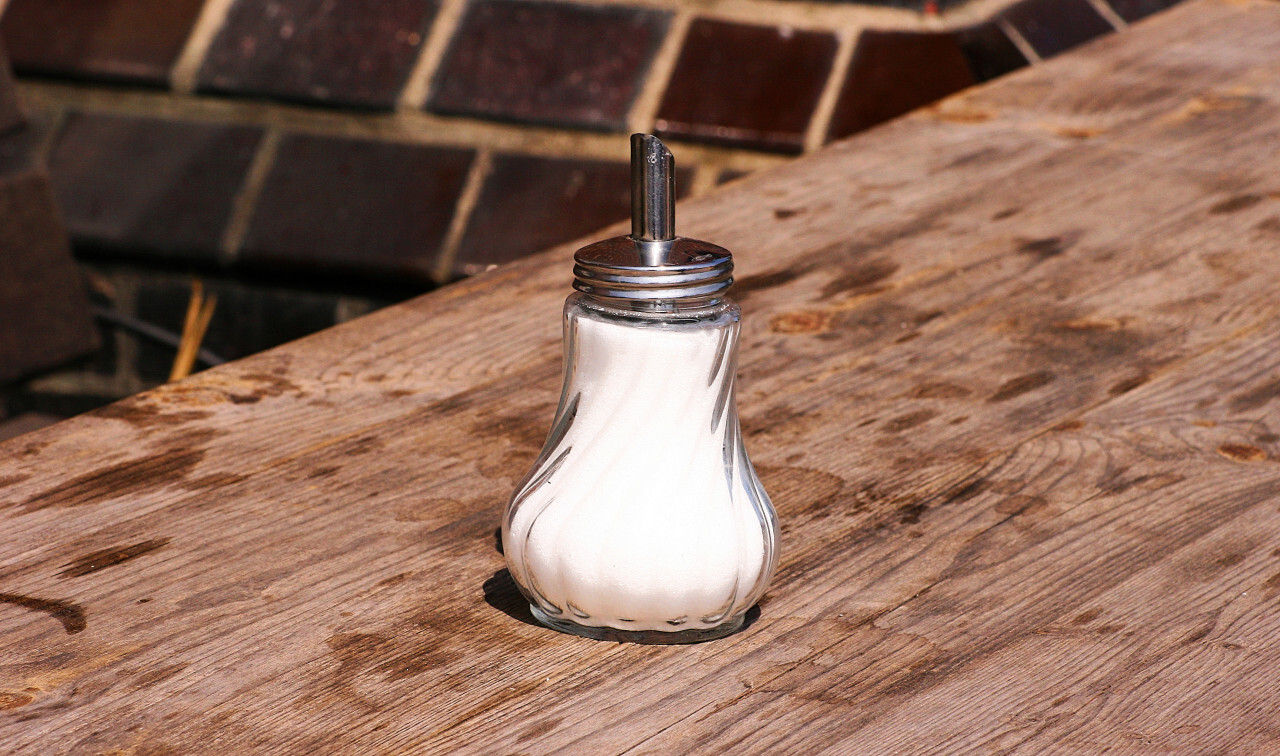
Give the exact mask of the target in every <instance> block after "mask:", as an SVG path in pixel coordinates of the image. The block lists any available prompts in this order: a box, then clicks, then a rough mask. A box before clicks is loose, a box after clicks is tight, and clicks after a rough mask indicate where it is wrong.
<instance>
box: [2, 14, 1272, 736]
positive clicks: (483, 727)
mask: <svg viewBox="0 0 1280 756" xmlns="http://www.w3.org/2000/svg"><path fill="white" fill-rule="evenodd" d="M1278 44H1280V5H1278V4H1276V3H1268V2H1226V1H1225V0H1224V1H1221V2H1213V1H1211V0H1191V1H1189V2H1187V3H1184V4H1182V5H1180V6H1179V7H1178V8H1176V9H1175V10H1172V11H1169V12H1168V13H1165V14H1161V15H1160V16H1158V17H1156V18H1154V19H1152V20H1150V21H1148V22H1144V23H1143V24H1141V25H1138V26H1137V27H1135V28H1134V29H1132V30H1130V31H1127V32H1125V33H1122V34H1118V35H1114V36H1112V37H1110V38H1107V39H1104V40H1101V41H1099V42H1097V43H1094V44H1091V45H1089V46H1087V47H1086V48H1084V49H1081V50H1079V51H1077V52H1074V53H1071V54H1069V55H1066V56H1063V57H1062V58H1059V59H1055V60H1054V61H1051V62H1049V63H1046V64H1043V65H1039V66H1036V67H1034V68H1032V69H1029V70H1026V71H1023V72H1021V73H1019V74H1016V75H1014V76H1011V77H1008V78H1006V79H1004V80H1001V81H998V82H995V83H993V84H992V85H990V86H987V87H984V88H979V89H976V90H972V91H970V92H966V93H962V94H961V95H959V96H957V97H954V98H951V99H949V100H947V101H945V102H943V103H942V104H940V105H938V106H936V107H934V108H932V109H929V110H926V111H922V112H919V113H916V114H914V115H912V116H910V117H908V118H906V119H902V120H900V121H896V122H893V123H891V124H888V125H886V126H885V127H883V128H880V129H876V130H874V131H872V132H870V133H868V134H865V135H863V136H861V137H858V138H855V139H853V140H850V141H847V142H843V143H840V144H837V145H834V146H832V147H831V148H829V149H828V150H826V151H824V152H823V153H821V154H820V155H817V156H814V157H812V158H806V159H802V160H798V161H796V162H795V163H793V164H789V165H787V166H784V167H782V168H779V169H777V170H774V171H771V172H768V173H767V174H764V175H760V176H756V177H752V178H750V179H747V180H744V181H741V182H735V183H734V184H733V185H731V186H730V187H729V188H727V189H726V190H725V191H722V192H719V193H716V194H713V195H710V196H708V197H706V198H703V199H700V200H698V201H695V202H691V203H689V204H688V205H682V206H681V213H680V218H681V224H682V227H683V229H684V232H685V233H688V234H690V235H693V236H698V237H701V238H706V239H709V240H712V241H716V242H718V243H722V244H724V245H726V246H728V247H729V248H730V249H732V250H734V252H735V254H736V258H737V262H738V271H739V274H740V275H739V281H738V283H737V285H736V292H737V294H736V296H737V297H738V298H739V299H740V301H741V302H742V305H743V311H744V328H743V337H742V356H741V370H740V374H741V381H740V396H739V403H740V410H741V412H742V416H743V426H744V431H745V433H746V437H747V444H748V448H749V449H750V450H751V452H752V455H753V458H754V459H755V460H756V462H757V464H758V466H759V468H760V472H761V475H762V478H763V480H764V482H765V485H766V487H767V488H768V490H769V491H770V492H771V494H772V495H773V498H774V501H775V503H776V504H777V506H778V509H779V512H780V514H781V516H782V520H783V523H784V525H783V544H782V546H783V553H782V564H781V567H780V570H779V573H778V577H777V579H776V581H775V584H774V586H773V588H772V589H771V590H770V592H769V595H768V596H766V598H765V600H764V601H763V602H762V604H761V606H760V609H759V614H758V617H756V618H755V620H754V622H753V623H752V624H751V626H750V627H749V628H748V629H747V630H746V631H744V632H742V633H740V634H737V635H735V636H731V637H729V638H726V639H724V640H721V641H716V642H713V643H708V644H702V645H697V646H689V647H678V648H667V647H647V646H646V647H640V646H628V645H618V644H605V643H596V642H591V641H587V640H583V639H579V638H573V637H568V636H563V635H559V634H556V633H553V632H550V631H547V630H545V629H543V628H540V627H538V626H536V625H534V624H533V623H532V621H531V618H530V617H529V615H528V612H527V608H526V607H525V606H524V604H523V602H522V601H521V600H520V598H519V596H518V595H517V594H516V592H515V589H514V586H513V585H512V584H511V582H510V578H509V577H508V576H506V575H505V572H504V571H503V569H502V567H503V562H502V557H501V555H500V554H499V553H498V552H497V550H496V548H495V541H494V529H495V528H496V526H497V524H498V518H499V516H500V513H501V511H502V507H503V505H504V503H505V500H506V498H507V497H508V496H509V494H510V491H511V488H512V486H513V485H514V483H515V481H516V480H517V479H518V478H519V477H520V476H521V475H523V473H524V472H525V470H526V469H527V466H528V465H529V464H530V463H531V461H532V459H533V456H534V455H535V454H536V453H537V450H538V447H539V445H540V443H541V441H542V437H543V435H544V434H545V432H546V429H547V425H548V423H549V421H550V417H551V413H552V411H553V409H554V407H553V405H554V402H555V399H556V396H557V391H558V388H559V385H558V384H559V379H560V376H559V360H560V345H559V309H560V304H561V301H562V300H563V298H564V296H565V295H566V294H567V288H568V287H567V283H568V276H569V273H568V270H569V268H568V265H567V261H568V258H569V255H570V254H571V252H572V245H571V246H570V247H566V248H562V249H558V250H553V251H550V252H548V253H546V254H544V255H541V256H538V257H536V258H533V259H530V260H528V261H525V262H522V263H518V264H516V265H512V266H509V267H505V268H502V269H499V270H497V271H494V272H493V273H491V274H486V275H483V276H479V277H477V278H474V279H471V280H469V281H466V282H463V283H461V284H459V285H456V286H453V287H448V288H446V289H443V290H441V291H439V292H437V293H435V294H432V295H429V296H427V297H423V298H421V299H418V300H415V301H413V302H409V303H406V304H404V305H401V306H398V307H394V308H390V309H388V310H385V311H382V312H379V313H375V314H374V315H371V316H368V317H366V318H363V319H361V320H359V321H356V322H354V323H351V324H348V325H345V326H342V327H339V328H335V329H331V330H329V331H326V332H323V333H320V334H317V335H316V336H313V337H311V338H308V339H304V340H302V341H300V342H296V343H294V344H291V345H288V346H285V347H282V348H280V349H277V350H274V351H272V352H269V353H266V354H264V355H260V356H257V357H254V358H250V359H247V360H243V361H240V362H237V363H232V364H229V365H226V366H223V367H220V368H217V369H215V370H211V371H208V372H205V373H202V374H199V375H197V376H195V377H193V378H191V379H188V380H186V381H182V382H180V383H177V384H172V385H169V386H166V387H163V388H161V389H159V390H157V391H153V392H150V393H148V394H144V395H141V396H139V397H136V398H133V399H130V400H127V401H125V402H122V403H120V404H117V405H113V406H112V407H109V408H107V409H105V410H102V411H100V412H97V413H94V414H92V415H89V416H85V417H82V418H77V419H74V420H72V421H68V422H66V423H62V424H60V425H58V426H55V427H53V428H50V429H47V430H44V431H41V432H38V433H36V434H31V435H27V436H23V437H21V438H19V439H16V440H14V441H12V442H9V443H7V444H5V445H3V446H0V517H2V518H3V521H4V524H5V528H6V530H5V533H6V537H5V538H3V539H0V632H2V634H0V745H3V746H4V749H5V750H7V751H12V752H17V753H99V752H102V753H106V752H112V751H113V750H114V751H116V752H124V753H134V754H145V753H190V752H219V753H226V752H260V753H301V752H309V753H310V752H315V753H320V752H326V753H346V752H359V753H426V752H457V753H550V752H554V751H564V752H571V753H654V754H658V753H663V754H665V753H673V752H674V753H704V752H712V751H724V750H729V749H733V750H735V751H739V752H743V753H798V752H809V751H814V752H831V753H913V754H914V753H963V752H978V753H989V752H1001V753H1006V752H1007V753H1054V752H1064V753H1099V752H1103V751H1106V752H1109V753H1128V752H1150V751H1153V750H1155V751H1159V752H1175V753H1203V752H1221V753H1266V752H1271V751H1276V750H1280V725H1277V723H1276V721H1275V718H1274V712H1275V711H1276V710H1277V708H1278V707H1280V694H1278V693H1277V692H1276V691H1277V689H1278V688H1280V679H1278V678H1277V673H1276V672H1275V670H1276V669H1277V668H1280V667H1278V665H1277V661H1280V643H1277V642H1276V641H1275V638H1276V637H1280V605H1278V604H1277V600H1278V599H1280V465H1277V464H1276V460H1277V459H1280V330H1278V329H1277V328H1276V326H1275V323H1277V322H1280V321H1278V320H1277V316H1280V301H1277V299H1276V297H1275V295H1274V292H1275V291H1276V289H1277V285H1278V284H1280V260H1277V259H1276V257H1277V254H1280V182H1278V181H1277V179H1276V178H1275V176H1277V175H1280V154H1278V152H1277V148H1276V145H1277V144H1280V61H1278V60H1276V59H1275V58H1274V56H1271V55H1269V54H1267V53H1266V51H1267V50H1271V49H1275V48H1276V46H1277V45H1278Z"/></svg>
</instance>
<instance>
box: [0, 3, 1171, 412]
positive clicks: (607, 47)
mask: <svg viewBox="0 0 1280 756" xmlns="http://www.w3.org/2000/svg"><path fill="white" fill-rule="evenodd" d="M1176 2H1178V0H1098V2H1097V3H1095V2H1094V0H1007V2H1005V3H1003V4H1002V5H999V6H998V7H995V8H992V9H990V10H989V11H985V13H986V15H980V14H979V12H978V11H976V10H975V8H976V7H977V6H966V4H965V3H964V2H962V1H961V0H858V1H857V2H852V1H851V2H843V1H842V0H830V2H828V3H825V4H824V3H823V1H822V0H818V3H817V4H809V5H807V6H806V7H805V8H804V9H797V8H796V6H794V5H792V4H790V3H789V2H788V0H760V3H758V4H756V5H753V6H752V8H751V11H750V13H749V14H746V13H744V12H742V11H741V10H740V9H737V10H735V9H734V8H730V7H727V6H726V7H724V8H721V7H719V6H716V5H714V4H707V3H702V2H698V1H697V0H665V1H664V0H659V2H658V3H656V4H655V3H648V2H647V3H645V4H643V5H640V4H636V5H628V4H626V3H625V2H622V3H614V2H609V3H604V4H602V3H599V2H598V1H597V0H586V1H579V2H570V1H567V0H465V2H464V3H463V4H462V5H461V6H460V7H458V6H453V5H443V6H442V5H441V2H440V0H272V2H262V1H261V0H235V2H232V3H229V4H217V5H209V6H207V7H206V4H205V2H204V1H203V0H10V2H9V4H8V6H7V9H6V10H5V11H4V15H3V17H0V177H4V176H6V175H8V176H13V175H17V174H24V172H34V173H32V175H34V176H36V177H37V178H35V179H24V180H27V181H35V182H36V183H40V182H44V184H43V186H44V187H45V189H43V190H41V191H43V192H44V194H43V195H40V196H45V197H56V199H57V204H58V206H59V207H60V212H59V211H56V210H54V208H53V206H52V205H49V207H48V208H46V209H47V210H49V211H50V213H51V214H49V215H48V218H47V219H46V220H45V221H42V222H43V223H45V224H46V225H45V226H44V227H43V228H42V230H38V233H39V234H41V235H43V236H44V237H46V238H53V235H54V234H55V233H56V234H65V233H68V232H69V235H70V239H71V242H72V246H73V249H74V251H75V253H76V255H77V256H78V257H79V258H80V264H81V270H82V271H87V272H88V273H89V274H90V279H91V280H93V281H96V282H98V284H99V285H96V286H95V287H94V296H95V300H94V301H95V304H96V305H97V306H98V307H99V308H102V309H103V311H109V312H112V313H117V314H120V315H122V316H124V317H126V318H141V319H142V320H143V321H145V322H147V323H151V324H152V325H158V326H160V327H162V328H164V329H168V330H170V331H176V330H179V329H180V327H181V322H182V313H183V312H185V308H186V298H187V296H188V290H189V276H190V275H192V274H195V275H199V276H201V277H202V278H204V279H205V280H206V282H207V284H208V286H209V288H210V289H211V290H214V291H216V292H217V293H218V295H219V297H220V301H221V304H220V305H219V310H218V314H217V315H215V319H214V323H213V325H212V326H211V329H210V332H209V334H208V337H207V345H208V346H209V348H210V349H212V350H214V351H220V352H222V353H223V355H224V356H227V357H232V358H234V357H239V356H243V355H245V354H249V353H252V351H256V350H258V349H262V348H266V347H270V346H274V345H275V344H278V343H281V342H282V341H285V340H288V339H291V338H295V337H297V336H300V335H303V334H305V333H308V332H310V331H312V330H315V329H317V328H322V327H325V326H327V325H331V324H332V323H334V322H336V321H337V320H338V319H340V318H342V317H345V316H346V315H351V314H353V313H356V312H360V311H364V310H367V309H369V308H371V307H375V306H379V305H380V304H382V303H386V302H389V301H392V300H394V299H397V298H401V297H404V296H408V295H411V294H415V293H418V292H422V291H426V290H428V289H429V288H431V287H432V286H435V285H438V284H440V283H444V282H447V281H449V280H451V279H453V278H456V277H458V276H463V275H470V274H473V273H476V272H479V271H482V270H484V269H485V268H487V267H490V266H492V265H498V264H502V263H504V262H507V261H510V260H513V259H516V258H519V257H521V256H524V255H527V254H530V253H533V252H535V251H537V250H539V249H542V248H545V247H548V246H551V245H554V244H557V243H560V242H564V241H568V240H570V239H573V238H576V237H580V236H582V235H584V234H588V233H590V232H591V231H592V230H594V229H598V228H600V227H603V226H605V225H608V224H610V223H613V222H615V221H619V220H622V219H623V218H624V217H625V216H626V214H627V212H628V207H629V204H628V200H627V191H628V188H627V166H626V162H625V161H626V158H627V150H626V135H627V133H629V132H630V131H632V130H645V131H656V132H658V133H660V134H662V135H663V136H664V137H665V138H667V139H669V140H670V142H671V144H672V147H673V150H674V151H675V152H676V154H677V158H678V161H679V165H680V175H679V186H680V189H681V192H682V193H687V192H691V191H706V190H709V189H711V188H713V187H714V186H715V185H717V184H719V183H722V182H724V181H729V180H732V179H734V178H737V177H739V176H742V175H744V174H745V173H747V172H749V171H750V170H753V169H755V168H758V167H760V166H767V165H773V164H777V163H778V162H780V161H781V160H783V159H784V157H785V156H787V155H793V154H796V153H800V152H804V151H812V150H814V149H817V148H818V147H820V146H821V144H822V143H823V142H824V141H829V140H832V139H840V138H844V137H847V136H849V135H852V134H855V133H858V132H860V131H863V130H865V129H869V128H873V127H875V126H876V125H878V124H880V123H883V122H884V121H886V120H889V119H892V118H895V117H898V116H900V115H902V114H904V113H906V112H908V111H910V110H913V109H915V108H917V107H920V106H922V105H926V104H928V103H930V102H933V101H934V100H936V99H938V98H941V97H945V96H947V95H949V94H951V93H953V92H956V91H958V90H961V89H963V88H965V87H967V86H970V85H972V84H974V83H979V82H983V81H986V80H988V79H991V78H994V77H996V76H1000V75H1004V74H1006V73H1009V72H1012V71H1015V70H1017V69H1018V68H1021V67H1023V66H1026V65H1028V64H1029V63H1030V62H1031V60H1037V59H1043V58H1046V57H1049V56H1052V55H1056V54H1059V53H1061V52H1063V51H1065V50H1068V49H1070V48H1071V47H1073V46H1075V45H1078V44H1082V43H1085V42H1087V41H1089V40H1090V39H1093V38H1095V37H1097V36H1099V35H1102V34H1106V33H1108V32H1111V31H1113V30H1114V28H1115V27H1116V26H1120V27H1123V26H1124V22H1134V21H1138V20H1140V19H1141V18H1143V17H1145V16H1147V15H1150V14H1152V13H1155V12H1157V11H1159V10H1162V9H1163V8H1165V7H1168V6H1170V5H1173V4H1174V3H1176ZM859 5H867V6H878V7H877V9H876V10H875V12H874V13H872V12H870V11H867V10H866V9H863V10H861V11H860V10H858V6H859ZM983 7H984V8H985V7H987V6H983ZM1099 7H1101V8H1102V9H1103V10H1106V9H1107V8H1108V7H1109V8H1110V9H1111V10H1113V11H1114V13H1100V12H1099ZM442 8H443V10H442ZM451 8H452V9H454V10H456V11H457V12H454V11H451V10H449V9H451ZM824 8H825V9H826V10H824ZM859 13H861V14H864V15H857V14H859ZM866 14H870V15H866ZM926 17H932V18H933V21H931V22H929V23H926V21H925V18H926ZM961 18H962V19H964V21H963V22H962V21H959V20H956V19H961ZM893 19H897V20H898V22H899V23H898V25H896V26H895V25H894V23H893V21H892V20H893ZM1121 19H1122V20H1123V21H1121ZM1113 22H1114V25H1113ZM5 49H7V51H8V52H9V53H10V54H11V56H12V60H13V66H14V70H15V71H16V72H17V74H18V76H19V81H18V83H17V84H16V85H15V84H14V82H13V81H12V79H11V77H10V75H9V69H8V67H7V66H6V65H5V64H4V62H3V52H2V51H3V50H5ZM1029 59H1031V60H1029ZM23 79H25V80H26V81H25V82H23V81H22V80H23ZM24 124H25V125H24ZM46 167H47V170H48V176H47V178H46V177H45V174H44V173H43V171H44V170H45V169H46ZM24 175H25V174H24ZM3 182H4V179H2V178H0V191H3V190H4V187H5V185H4V183H3ZM49 182H51V185H50V183H49ZM50 186H51V189H50ZM50 191H51V192H52V194H50ZM37 194H39V193H32V194H31V195H30V196H32V197H34V196H36V195H37ZM9 199H10V200H12V195H10V197H9ZM32 207H34V206H32ZM6 208H7V209H6V210H5V212H6V213H7V214H8V217H5V216H0V229H5V230H7V231H8V232H9V233H10V234H13V233H17V232H16V231H15V230H14V229H18V228H19V225H18V224H17V222H16V219H19V218H20V217H22V216H21V214H22V213H28V214H30V213H31V212H34V211H32V210H30V209H27V210H21V209H17V206H16V205H13V204H10V205H7V206H6ZM31 217H34V216H31ZM63 218H65V229H64V226H63V220H62V219H63ZM33 222H34V221H33ZM37 225H38V224H37ZM23 228H27V227H26V226H23ZM31 228H36V226H31ZM22 233H27V231H23V232H22ZM31 233H36V232H34V231H33V232H31ZM59 238H61V237H59ZM24 270H25V269H24ZM15 275H16V274H15ZM21 275H22V276H24V277H25V276H31V277H32V280H33V281H34V280H36V278H38V276H36V274H35V273H32V272H30V271H27V272H23V273H22V274H21ZM33 290H34V289H33ZM51 301H52V300H51ZM50 307H54V305H50ZM344 313H345V315H344ZM103 323H105V321H103V322H100V323H99V326H98V327H99V328H104V329H105V330H102V331H101V333H100V335H101V336H102V341H103V344H104V346H103V348H102V349H101V350H100V351H99V352H98V354H97V356H96V357H93V358H91V359H90V360H89V361H88V362H84V363H81V364H80V365H79V366H78V367H77V368H75V369H76V370H80V371H81V372H82V373H83V374H84V375H85V376H89V378H86V381H88V383H87V384H86V385H87V386H88V388H86V389H85V390H84V391H83V392H81V393H82V394H83V396H85V397H90V396H93V397H97V398H102V397H107V396H111V395H113V394H115V395H118V394H119V393H121V392H124V391H133V390H138V389H139V388H142V387H145V386H146V385H147V384H148V383H150V382H154V381H159V380H163V379H164V378H165V377H166V376H167V374H168V363H169V361H170V360H171V359H172V348H171V347H167V346H163V345H160V344H159V343H158V342H155V341H154V340H150V341H149V340H147V339H145V338H141V337H137V336H136V335H128V334H126V333H125V331H127V329H124V330H121V328H120V327H118V325H111V326H107V325H103ZM68 329H69V330H68V333H73V334H75V338H76V339H83V338H84V337H86V334H87V337H88V338H92V336H93V332H94V329H92V328H89V327H88V326H87V325H85V322H84V321H83V319H82V320H81V321H80V322H79V325H75V326H74V327H73V326H68ZM73 340H74V339H73ZM54 351H57V350H54ZM74 351H75V350H73V349H68V350H64V352H65V356H69V355H70V354H71V353H73V352H74ZM60 353H61V352H60ZM53 361H56V360H53ZM46 362H48V360H46ZM59 380H61V379H59ZM54 383H57V384H58V385H64V384H66V381H63V382H62V383H58V381H54V382H53V383H48V382H46V383H45V384H40V385H43V386H46V388H47V386H50V385H53V384H54ZM72 383H74V381H72ZM44 390H45V389H38V390H37V389H31V388H30V387H26V388H21V389H20V390H15V391H17V392H18V393H16V394H15V393H13V392H10V396H11V397H12V396H18V395H20V396H22V397H24V399H23V401H24V402H26V403H27V404H26V405H24V406H31V407H35V406H36V405H40V406H42V407H44V408H45V410H46V411H56V410H50V408H53V407H55V406H59V407H63V408H64V409H65V408H66V407H72V406H78V405H76V404H75V399H74V397H70V396H64V397H62V398H61V399H59V398H58V397H56V396H54V395H53V394H49V395H48V396H45V395H44V394H42V393H41V391H44ZM55 393H56V392H55ZM41 397H44V398H43V399H42V398H41ZM64 400H65V401H64ZM86 401H88V400H86ZM59 402H63V404H59ZM42 403H43V404H42ZM2 414H3V410H2V409H0V415H2Z"/></svg>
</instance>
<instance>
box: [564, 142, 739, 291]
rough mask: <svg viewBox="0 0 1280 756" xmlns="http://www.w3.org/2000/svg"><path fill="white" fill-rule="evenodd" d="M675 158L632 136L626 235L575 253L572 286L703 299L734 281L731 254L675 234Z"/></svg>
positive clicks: (658, 144)
mask: <svg viewBox="0 0 1280 756" xmlns="http://www.w3.org/2000/svg"><path fill="white" fill-rule="evenodd" d="M674 181H675V159H674V158H673V157H672V155H671V152H670V151H669V150H668V149H667V148H666V145H664V144H663V143H662V142H661V141H659V140H658V138H657V137H654V136H652V135H649V134H632V135H631V234H630V235H629V236H616V237H614V238H612V239H605V240H603V241H598V242H596V243H594V244H588V245H587V246H585V247H583V248H582V249H580V250H578V252H577V253H576V254H575V255H574V257H573V259H574V262H575V263H576V264H575V265H574V266H573V275H574V281H573V288H575V289H577V290H578V291H581V292H585V293H587V294H591V295H593V296H597V297H606V298H610V299H630V300H658V299H662V300H689V299H696V300H706V299H714V298H716V297H718V296H719V295H721V294H723V293H724V292H725V291H726V290H727V289H728V288H729V286H730V285H732V284H733V257H732V256H731V255H730V254H729V251H728V250H726V249H724V248H723V247H719V246H716V245H715V244H711V243H710V242H704V241H698V240H697V239H686V238H684V237H680V236H676V235H675V190H674Z"/></svg>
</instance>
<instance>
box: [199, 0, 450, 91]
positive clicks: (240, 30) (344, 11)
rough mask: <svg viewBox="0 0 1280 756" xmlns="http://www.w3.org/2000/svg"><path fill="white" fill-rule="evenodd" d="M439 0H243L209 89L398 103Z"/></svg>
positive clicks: (205, 80)
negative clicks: (400, 92) (398, 96)
mask: <svg viewBox="0 0 1280 756" xmlns="http://www.w3.org/2000/svg"><path fill="white" fill-rule="evenodd" d="M436 10H437V2H436V0H272V2H262V0H237V2H236V4H235V5H233V6H232V7H231V10H230V12H229V13H228V15H227V20H226V22H225V23H224V24H223V27H222V29H221V30H220V31H219V33H218V35H217V37H216V38H215V39H214V41H213V44H212V45H211V46H210V48H209V52H208V55H207V56H206V57H205V60H204V64H203V65H202V66H201V69H200V74H199V86H200V88H201V89H202V90H204V91H213V92H226V93H231V94H237V95H253V96H261V97H275V98H279V99H284V100H298V101H305V102H319V103H325V104H340V105H354V106H359V107H368V108H390V107H392V106H393V105H395V100H396V95H397V93H398V92H399V91H400V89H401V88H402V87H403V86H404V82H405V79H406V78H408V76H409V71H410V69H411V68H412V67H413V63H414V61H415V60H416V59H417V57H418V51H419V48H421V46H422V41H423V40H424V39H425V38H426V35H427V31H428V29H429V27H430V25H431V21H432V20H433V19H434V18H435V15H436Z"/></svg>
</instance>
